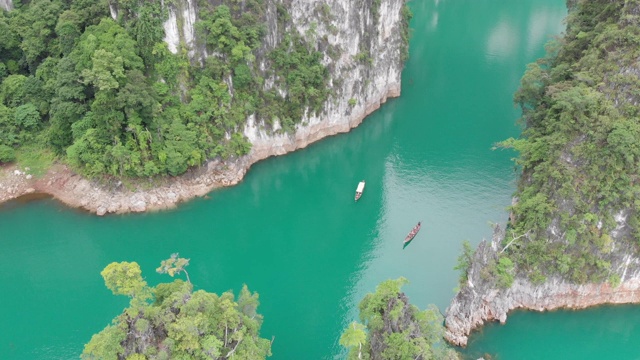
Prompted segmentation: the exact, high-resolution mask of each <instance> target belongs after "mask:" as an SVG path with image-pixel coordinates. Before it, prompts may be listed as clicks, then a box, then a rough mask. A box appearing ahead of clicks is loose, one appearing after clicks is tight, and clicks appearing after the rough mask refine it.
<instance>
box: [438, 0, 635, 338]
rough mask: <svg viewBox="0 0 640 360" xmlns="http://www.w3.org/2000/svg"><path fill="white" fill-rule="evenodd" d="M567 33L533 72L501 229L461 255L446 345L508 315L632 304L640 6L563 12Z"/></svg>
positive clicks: (600, 3) (574, 6) (600, 5)
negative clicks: (516, 174) (514, 184)
mask: <svg viewBox="0 0 640 360" xmlns="http://www.w3.org/2000/svg"><path fill="white" fill-rule="evenodd" d="M568 7H569V15H568V17H567V20H566V23H567V30H566V34H565V35H564V36H563V37H562V38H560V39H558V40H557V41H555V42H553V43H551V44H550V45H549V47H548V55H547V57H545V58H543V59H540V60H539V61H538V62H536V63H534V64H530V65H529V66H528V69H527V71H526V73H525V75H524V77H523V78H522V82H521V87H520V89H519V90H518V91H517V93H516V94H515V101H516V103H518V104H519V105H520V107H521V108H522V114H523V115H522V123H523V125H524V131H523V133H522V136H521V137H520V138H519V139H508V140H505V141H503V142H502V143H501V144H499V146H501V147H507V148H514V149H515V150H517V151H518V152H519V153H520V156H519V158H518V159H517V160H516V164H517V165H518V166H519V167H520V168H521V170H522V175H521V177H520V179H519V182H518V190H517V192H516V194H515V198H514V202H513V205H512V206H511V216H510V219H509V222H508V224H507V226H506V229H501V228H500V227H496V229H495V234H494V238H493V240H492V241H490V242H482V243H481V244H480V246H479V248H478V249H477V250H476V251H475V253H474V252H473V251H472V249H471V248H470V247H468V246H466V247H465V249H464V254H463V255H461V257H460V261H459V268H460V269H462V276H461V279H460V286H461V291H460V292H459V293H458V294H457V295H456V297H455V298H454V299H453V302H452V303H451V305H450V307H449V308H448V309H447V315H446V326H447V333H446V337H447V339H448V340H449V341H451V342H452V343H454V344H457V345H466V344H467V337H468V335H469V333H470V332H471V331H472V330H473V329H475V328H477V327H479V326H481V325H482V324H483V323H484V322H485V321H491V320H499V321H500V322H505V321H506V318H507V313H508V312H509V311H511V310H513V309H518V308H524V309H531V310H538V311H543V310H552V309H557V308H573V309H580V308H585V307H588V306H593V305H599V304H607V303H637V302H639V301H640V243H639V239H640V207H639V206H640V203H639V202H638V198H639V196H640V177H639V176H640V173H639V170H640V150H639V149H640V148H639V147H638V144H639V143H640V123H639V121H640V118H639V115H640V111H639V110H640V107H639V106H638V104H639V101H640V92H639V89H640V62H638V59H639V58H640V1H636V0H625V1H622V0H620V1H605V0H594V1H581V0H572V1H568Z"/></svg>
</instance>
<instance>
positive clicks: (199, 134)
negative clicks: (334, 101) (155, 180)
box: [0, 0, 329, 178]
mask: <svg viewBox="0 0 640 360" xmlns="http://www.w3.org/2000/svg"><path fill="white" fill-rule="evenodd" d="M112 3H113V4H115V6H116V7H117V14H118V16H117V20H113V19H112V18H111V15H110V11H109V3H108V2H107V0H33V1H25V0H22V1H19V0H18V1H14V6H15V9H13V10H12V11H10V12H5V11H0V29H1V31H0V81H1V84H0V164H1V163H8V162H13V161H15V160H16V159H18V160H20V158H21V157H29V156H30V157H36V158H38V159H41V160H42V159H54V158H57V159H60V160H62V161H63V162H65V163H67V164H69V165H71V166H72V168H73V169H74V170H75V171H77V172H79V173H81V174H83V175H85V176H88V177H91V178H104V177H118V178H140V177H153V176H158V175H159V176H162V175H171V176H175V175H179V174H182V173H184V172H185V171H186V170H187V169H188V168H189V167H193V166H198V165H200V164H202V163H203V162H204V161H205V160H206V159H210V158H215V157H221V158H229V157H232V156H240V155H244V154H247V153H248V152H249V150H250V148H251V144H250V143H249V142H248V140H247V139H246V138H245V137H244V136H243V134H242V130H243V126H244V124H245V121H246V119H247V117H249V116H250V115H255V116H256V118H257V119H259V120H262V121H264V122H265V123H266V124H267V125H269V124H272V123H273V121H274V120H278V121H279V123H280V124H281V125H282V131H290V130H291V129H292V128H293V126H294V124H295V123H296V122H299V121H300V119H301V117H302V114H303V113H305V112H310V113H313V112H314V111H317V110H319V109H320V108H321V106H322V104H323V103H324V101H325V100H326V99H327V97H328V95H329V90H328V89H327V82H328V77H329V75H328V70H327V68H326V67H325V66H323V65H322V64H321V62H320V60H321V59H322V56H323V55H322V54H321V53H320V52H318V51H316V50H314V46H312V44H309V43H308V42H307V40H306V39H305V38H303V37H302V36H300V35H299V34H298V33H297V32H291V33H290V32H286V31H285V30H284V29H285V28H286V27H285V26H280V27H279V28H280V29H281V30H280V31H281V32H282V33H281V34H279V36H280V37H281V40H280V42H279V44H278V45H277V46H276V48H274V49H266V47H265V46H263V42H262V41H263V37H264V35H265V32H266V26H265V4H264V0H247V1H243V2H242V3H240V2H237V1H233V0H225V1H222V2H218V3H220V4H218V5H212V4H211V3H210V2H209V1H206V0H201V1H199V2H198V16H199V19H198V21H197V23H196V24H195V27H196V38H197V44H196V46H197V47H198V48H200V49H204V50H206V52H207V53H208V54H211V55H210V56H208V57H206V59H204V60H202V61H197V60H193V59H190V58H189V56H188V50H189V49H186V48H184V47H183V48H181V49H179V50H178V54H173V53H171V52H170V51H169V50H168V48H167V45H166V43H164V41H163V37H164V29H163V27H162V24H163V22H164V21H165V19H167V17H168V9H167V7H165V8H163V7H162V6H161V1H142V0H138V1H135V0H120V1H117V2H112ZM165 3H167V4H169V5H170V4H173V3H174V2H172V1H165ZM277 15H278V21H279V22H280V23H281V25H284V24H286V23H287V22H290V17H289V15H288V13H287V10H286V9H285V8H284V7H282V6H278V8H277ZM258 56H261V58H262V60H263V61H264V62H265V63H266V64H267V68H268V69H267V70H266V71H262V72H261V71H260V69H259V65H258V61H257V57H258ZM265 78H270V79H273V86H272V87H267V86H264V83H265ZM278 90H282V91H278ZM281 94H286V95H284V96H283V95H281Z"/></svg>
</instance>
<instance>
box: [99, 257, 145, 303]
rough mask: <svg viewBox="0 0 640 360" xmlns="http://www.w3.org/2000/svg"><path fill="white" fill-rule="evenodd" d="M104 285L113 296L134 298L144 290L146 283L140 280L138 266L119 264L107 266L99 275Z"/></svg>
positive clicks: (140, 272)
mask: <svg viewBox="0 0 640 360" xmlns="http://www.w3.org/2000/svg"><path fill="white" fill-rule="evenodd" d="M100 275H102V278H103V279H104V283H105V285H106V286H107V288H108V289H109V290H111V292H113V294H114V295H125V296H129V297H132V298H133V297H136V296H138V295H141V294H142V293H143V292H144V290H146V289H147V288H148V287H147V282H146V281H144V280H143V279H142V270H140V265H138V263H135V262H131V263H129V262H126V261H123V262H120V263H115V262H113V263H111V264H109V265H107V267H106V268H104V270H102V272H101V273H100Z"/></svg>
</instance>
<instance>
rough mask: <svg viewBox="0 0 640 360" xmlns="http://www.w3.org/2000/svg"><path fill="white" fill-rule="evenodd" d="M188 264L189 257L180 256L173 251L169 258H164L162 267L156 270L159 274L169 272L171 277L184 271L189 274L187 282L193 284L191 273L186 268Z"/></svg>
mask: <svg viewBox="0 0 640 360" xmlns="http://www.w3.org/2000/svg"><path fill="white" fill-rule="evenodd" d="M187 266H189V259H185V258H181V257H178V253H173V254H171V257H170V258H168V259H167V260H162V262H161V263H160V267H158V268H157V269H156V272H157V273H158V274H169V276H171V277H173V276H174V275H175V274H179V273H181V272H184V274H185V275H186V276H187V282H188V283H189V284H191V280H189V273H188V272H187V270H186V269H185V268H186V267H187Z"/></svg>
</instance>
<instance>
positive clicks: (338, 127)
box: [0, 0, 406, 215]
mask: <svg viewBox="0 0 640 360" xmlns="http://www.w3.org/2000/svg"><path fill="white" fill-rule="evenodd" d="M264 3H265V4H266V15H265V16H266V22H267V33H266V35H265V37H264V39H263V49H260V51H259V52H261V54H262V55H260V54H258V56H257V57H256V60H257V61H258V62H259V63H260V65H261V66H260V67H261V68H262V69H263V70H265V73H266V66H267V65H266V60H265V59H264V57H265V56H266V55H265V54H266V53H267V52H268V51H269V50H271V49H273V48H275V47H276V46H277V45H278V44H279V43H280V40H281V39H280V37H281V36H282V34H283V31H281V30H283V29H279V26H282V24H280V23H279V22H278V18H277V7H278V6H281V7H282V6H284V8H286V9H287V11H288V13H289V15H290V17H291V21H290V22H288V23H287V24H286V26H287V27H289V28H287V29H286V30H287V31H297V32H298V33H299V34H301V35H302V36H305V38H307V40H308V41H309V42H310V43H312V44H316V46H317V48H318V50H320V51H321V52H323V53H324V59H323V64H324V65H325V66H326V67H327V68H328V70H329V73H330V84H329V89H330V92H331V95H330V96H329V98H328V100H327V101H326V102H325V104H324V106H323V108H322V109H321V110H320V111H318V112H316V113H315V114H313V115H312V114H311V113H310V112H307V113H306V114H305V115H304V117H303V119H301V121H300V122H299V124H298V125H296V127H295V130H294V131H293V132H290V133H283V132H281V131H278V130H279V124H278V123H277V122H276V123H275V124H274V125H273V126H267V125H265V124H264V123H263V122H261V121H260V120H257V119H255V118H253V117H252V118H249V119H248V120H247V125H246V127H245V128H244V131H243V132H244V134H245V136H246V137H247V138H248V139H249V140H250V142H251V143H252V150H251V152H250V153H249V154H248V155H247V156H244V157H241V158H236V159H231V160H228V161H219V160H211V161H208V162H207V163H206V164H205V165H204V166H202V167H200V168H198V169H192V170H191V171H189V172H188V173H187V174H185V175H183V176H180V177H178V178H168V179H165V180H162V181H160V182H155V183H153V184H152V185H151V190H149V189H148V188H149V186H146V188H145V189H135V190H128V189H126V188H125V187H124V186H121V185H114V186H111V187H106V186H104V185H101V184H98V183H94V182H91V181H88V180H86V179H83V178H81V177H79V176H77V175H75V174H73V173H72V172H70V171H69V170H68V169H66V168H64V167H58V168H56V169H55V170H52V171H50V173H49V174H47V175H46V176H45V179H47V180H46V181H37V179H35V178H33V179H31V178H29V179H27V178H26V176H27V175H28V171H26V172H25V169H16V168H6V169H4V171H3V169H0V185H2V183H3V181H4V180H1V179H2V178H3V176H2V173H5V175H6V176H4V179H9V180H11V181H9V180H7V181H4V182H6V184H5V185H6V186H5V185H3V186H2V187H0V202H2V201H6V200H10V199H13V198H17V197H19V196H22V195H25V194H29V193H32V192H44V193H48V194H51V195H53V196H54V197H56V198H58V199H59V200H61V201H63V202H64V203H66V204H68V205H70V206H74V207H80V208H84V209H86V210H89V211H91V212H95V213H97V214H99V215H103V214H105V213H125V212H131V211H134V212H140V211H147V210H154V209H165V208H171V207H173V206H175V205H176V204H177V203H179V202H181V201H185V200H188V199H190V198H192V197H194V196H203V195H205V194H206V193H207V192H209V191H211V190H212V189H214V188H217V187H221V186H229V185H233V184H236V183H238V182H239V181H240V180H241V179H242V178H243V176H244V174H245V173H246V171H247V170H248V169H249V167H250V166H251V165H252V164H253V163H255V162H256V161H259V160H261V159H264V158H267V157H269V156H274V155H282V154H285V153H287V152H290V151H293V150H296V149H299V148H303V147H305V146H307V145H308V144H310V143H312V142H314V141H317V140H320V139H322V138H324V137H326V136H330V135H334V134H337V133H340V132H346V131H349V130H350V129H351V128H353V127H355V126H357V125H358V124H360V123H361V122H362V120H363V119H364V118H365V117H366V116H367V115H368V114H370V113H371V112H373V111H374V110H376V109H378V108H379V107H380V104H382V103H384V102H385V101H386V100H387V98H388V97H396V96H399V95H400V77H401V71H402V67H403V55H402V53H403V48H404V47H405V46H406V42H405V40H403V31H402V30H403V25H402V22H403V18H402V9H403V6H404V4H405V0H376V1H372V0H329V1H320V0H265V1H264ZM114 4H116V3H115V2H114V3H112V4H111V6H110V11H111V15H112V17H114V18H117V17H118V9H117V6H116V5H114ZM164 4H165V5H166V6H167V8H168V10H169V16H168V19H167V20H166V21H165V23H164V30H165V38H164V39H165V41H166V43H167V44H168V47H169V49H170V50H171V51H173V52H178V51H181V50H182V49H186V51H188V53H189V54H190V57H191V58H192V59H193V60H194V61H201V60H202V59H203V58H204V57H206V56H208V54H207V53H206V49H204V48H199V47H198V45H197V39H196V35H195V34H196V31H195V23H196V21H197V19H198V8H197V1H196V0H173V1H171V2H169V1H165V2H164ZM0 6H6V7H7V8H10V7H11V1H10V0H0ZM373 7H375V9H374V8H373ZM310 37H312V39H310ZM310 40H312V41H310ZM328 48H331V49H333V50H334V52H333V54H332V56H330V54H329V53H328V52H327V51H326V50H327V49H328ZM360 53H365V54H367V56H368V58H367V60H366V61H362V60H357V59H356V55H357V54H360ZM261 57H262V58H263V59H261ZM269 83H273V81H270V79H269V78H268V77H266V78H265V84H269ZM16 170H17V171H18V172H19V173H21V174H22V175H16V174H17V173H16Z"/></svg>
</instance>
